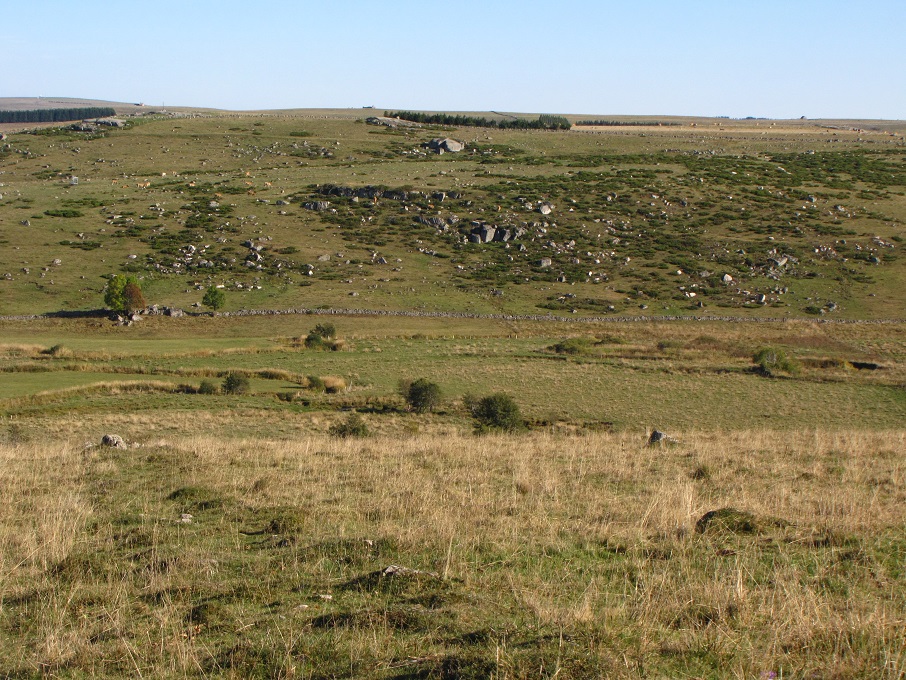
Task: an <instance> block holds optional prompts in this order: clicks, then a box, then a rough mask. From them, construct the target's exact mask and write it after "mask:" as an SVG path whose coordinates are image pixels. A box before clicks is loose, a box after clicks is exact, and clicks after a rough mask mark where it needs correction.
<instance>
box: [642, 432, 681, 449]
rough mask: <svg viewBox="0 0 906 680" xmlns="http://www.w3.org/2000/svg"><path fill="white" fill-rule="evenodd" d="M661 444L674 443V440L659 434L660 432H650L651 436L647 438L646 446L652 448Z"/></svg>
mask: <svg viewBox="0 0 906 680" xmlns="http://www.w3.org/2000/svg"><path fill="white" fill-rule="evenodd" d="M661 443H665V444H672V443H676V439H674V438H673V437H671V436H670V435H668V434H667V433H666V432H661V431H660V430H652V432H651V436H650V437H648V446H654V445H655V444H661Z"/></svg>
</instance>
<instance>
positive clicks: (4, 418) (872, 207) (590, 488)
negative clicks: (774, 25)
mask: <svg viewBox="0 0 906 680" xmlns="http://www.w3.org/2000/svg"><path fill="white" fill-rule="evenodd" d="M2 108H3V106H2V103H0V109H2ZM136 108H137V109H138V108H139V107H136ZM117 110H118V112H119V111H120V109H119V108H118V109H117ZM128 112H129V111H128V108H126V109H124V110H123V112H122V113H121V114H120V115H123V116H125V115H127V114H128ZM140 112H141V113H143V114H148V115H141V116H136V117H129V118H127V120H128V121H129V123H128V125H127V127H125V128H122V129H120V128H115V129H114V128H111V129H106V128H98V129H96V130H93V131H89V132H77V131H74V130H69V129H61V128H53V127H49V128H43V129H40V130H31V131H22V130H16V131H10V132H9V135H8V137H7V139H5V140H3V141H2V142H0V488H2V489H3V493H2V494H0V676H2V677H6V676H9V677H37V676H47V675H52V676H54V677H111V678H113V677H123V676H141V677H174V678H175V677H237V678H238V677H262V678H264V677H267V678H274V677H280V678H310V679H319V680H320V679H325V680H326V679H327V678H380V679H386V680H389V679H395V680H416V679H428V678H439V679H440V678H446V679H452V678H490V677H493V678H499V679H503V678H510V679H521V678H538V677H550V678H553V677H556V678H580V679H591V678H599V677H614V678H639V677H696V678H715V679H716V678H726V677H734V678H740V679H741V678H772V677H773V678H780V677H784V678H786V677H791V678H792V677H795V678H817V677H821V678H866V679H867V678H885V679H887V680H894V679H897V680H901V679H902V678H904V677H906V635H904V630H906V571H904V565H906V534H904V526H906V510H904V508H906V494H904V491H903V489H904V488H906V484H904V476H903V471H904V469H906V430H904V427H903V423H904V422H906V323H904V321H906V320H904V318H903V317H904V315H903V310H904V307H906V305H904V296H903V292H902V291H903V290H904V284H906V260H903V259H902V258H901V257H900V253H901V248H902V246H903V237H904V229H903V226H902V225H903V221H904V219H906V196H904V191H906V166H904V163H903V161H904V155H906V142H904V132H906V125H904V124H902V123H897V122H884V121H806V120H801V121H765V120H745V121H740V120H725V119H684V118H669V117H664V118H649V119H640V118H627V117H614V119H610V118H608V119H601V118H600V117H598V116H571V117H570V118H571V120H572V121H573V122H574V123H576V122H579V121H589V120H597V121H598V122H599V123H606V124H599V125H590V126H589V125H583V126H574V127H573V129H572V130H570V131H558V132H542V131H510V130H498V129H493V130H492V129H489V128H440V127H431V126H426V127H421V128H412V129H400V130H394V129H389V128H386V127H378V126H374V125H370V124H366V123H365V122H364V118H365V117H366V116H368V115H372V114H375V113H377V114H380V113H382V112H375V111H348V110H347V111H342V110H337V111H304V110H300V111H287V112H249V113H224V112H216V111H201V110H198V111H191V110H179V111H171V112H167V113H164V112H157V113H152V112H149V111H147V110H144V109H141V110H140ZM476 115H485V114H480V113H479V114H476ZM488 115H490V114H488ZM494 115H496V116H498V117H500V118H505V117H506V116H507V115H509V114H494ZM615 122H617V123H623V124H619V125H615V124H612V123H615ZM639 123H645V125H639ZM436 137H451V138H454V139H457V140H460V141H462V142H465V143H466V148H465V150H464V151H462V152H459V153H444V154H442V155H439V154H436V153H433V152H431V151H429V150H428V149H427V148H426V147H425V146H424V145H425V144H426V143H427V142H428V141H429V140H431V139H432V138H436ZM76 178H77V179H76ZM369 187H370V188H369ZM492 233H493V234H495V235H497V238H498V239H499V238H500V236H501V235H503V234H505V235H506V238H505V239H503V240H496V241H495V240H493V237H491V240H490V241H489V242H476V241H483V240H485V239H486V238H487V237H488V235H489V234H492ZM112 274H127V275H130V276H135V277H136V278H137V280H138V281H139V283H140V285H141V288H142V290H143V292H144V295H145V297H146V298H147V301H148V303H149V304H150V305H155V306H156V309H155V310H154V311H155V312H157V313H149V314H143V315H140V318H136V319H135V320H130V319H126V318H121V319H116V318H115V317H112V316H111V315H110V313H109V312H107V311H104V310H103V305H104V303H103V297H104V295H103V290H104V286H105V284H106V281H107V277H109V276H110V275H112ZM210 286H221V288H220V290H222V291H223V292H224V294H225V306H224V308H223V309H222V310H219V311H218V312H217V313H211V312H209V311H208V310H205V309H204V307H202V305H201V300H202V296H203V295H204V292H205V290H206V289H208V288H209V287H210ZM277 311H279V312H280V313H276V312H277ZM250 312H251V313H250ZM330 326H332V327H333V328H332V329H330V328H327V327H330ZM315 331H318V332H320V333H322V334H324V335H325V337H324V338H322V339H317V338H313V337H312V336H311V334H312V333H313V332H315ZM228 378H229V380H228ZM419 378H424V379H426V380H427V381H429V382H431V383H434V384H436V385H437V387H438V389H439V391H440V398H439V402H438V403H437V404H436V405H435V408H433V409H428V410H426V411H424V412H417V411H416V410H412V409H410V408H409V406H408V405H407V403H406V401H405V400H404V398H403V397H402V396H401V393H400V392H401V383H402V384H406V383H408V382H409V381H414V380H417V379H419ZM230 386H233V387H235V391H234V392H231V391H230V390H229V389H227V388H228V387H230ZM495 393H505V394H507V395H509V396H511V397H512V398H513V400H514V401H515V404H516V405H517V406H518V408H519V411H520V416H519V420H520V421H521V422H522V424H523V425H524V428H522V429H519V430H518V431H515V432H509V433H505V432H491V433H485V434H481V435H478V434H476V427H475V426H476V417H475V416H476V413H479V411H478V410H476V408H475V404H476V400H477V399H479V398H481V397H485V396H488V395H492V394H495ZM363 429H364V430H366V431H367V432H364V431H363ZM654 429H658V430H661V431H662V432H665V433H666V434H667V435H668V438H667V439H666V440H665V441H664V442H662V443H659V444H656V445H648V439H649V436H650V435H651V433H652V431H653V430H654ZM108 433H109V434H116V435H118V436H119V437H121V438H122V440H123V441H124V443H125V446H123V447H108V446H102V445H100V444H99V442H100V441H101V438H102V436H103V435H105V434H108ZM347 434H358V435H364V436H343V435H347Z"/></svg>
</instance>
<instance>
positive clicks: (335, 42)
mask: <svg viewBox="0 0 906 680" xmlns="http://www.w3.org/2000/svg"><path fill="white" fill-rule="evenodd" d="M0 96H67V97H86V98H96V99H107V100H114V101H129V102H133V101H134V102H139V101H141V102H145V103H147V104H152V105H160V104H167V105H171V106H175V105H186V106H211V107H216V108H225V109H263V108H309V107H319V108H320V107H360V106H364V105H374V106H375V107H377V108H379V109H384V108H392V109H422V110H447V111H454V110H458V111H470V110H483V111H486V110H498V111H524V112H548V113H584V114H601V115H606V114H611V115H616V114H652V115H657V114H661V115H671V114H675V115H728V116H733V117H743V116H765V117H770V118H798V117H799V116H803V115H804V116H808V117H809V118H834V117H840V118H896V119H906V0H864V1H863V2H861V3H855V2H851V1H845V2H844V1H842V0H829V1H825V2H818V1H815V0H786V1H780V0H761V1H758V2H756V1H749V0H720V1H718V0H699V1H696V0H686V1H685V2H680V1H676V0H639V1H634V0H620V1H618V2H612V1H611V0H600V1H598V2H593V1H590V0H573V1H572V2H557V1H555V0H554V1H552V0H547V1H544V2H541V1H536V0H521V1H516V0H484V1H478V0H459V2H434V1H433V0H383V1H381V2H366V1H364V0H335V1H334V2H329V1H327V0H323V1H322V2H310V1H309V0H299V1H296V2H291V1H289V0H256V1H255V2H251V1H250V2H238V1H236V0H221V1H219V2H217V1H214V0H153V2H136V1H135V0H120V1H118V2H109V1H106V2H105V1H103V0H99V1H96V2H77V1H73V0H69V1H66V2H63V1H60V0H32V1H31V2H25V1H22V0H4V2H2V3H0Z"/></svg>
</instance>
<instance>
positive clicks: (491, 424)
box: [463, 392, 525, 434]
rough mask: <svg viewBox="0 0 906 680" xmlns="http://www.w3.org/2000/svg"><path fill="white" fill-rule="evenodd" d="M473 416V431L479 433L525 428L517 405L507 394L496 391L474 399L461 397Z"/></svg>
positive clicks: (515, 430) (512, 430)
mask: <svg viewBox="0 0 906 680" xmlns="http://www.w3.org/2000/svg"><path fill="white" fill-rule="evenodd" d="M463 401H464V402H465V403H466V407H467V408H468V409H469V410H470V411H471V413H472V417H473V418H475V431H476V432H478V433H479V434H481V433H485V432H492V431H500V432H517V431H519V430H523V429H525V421H524V420H523V419H522V414H521V413H520V412H519V405H518V404H517V403H516V401H515V400H514V399H513V398H512V397H511V396H510V395H508V394H504V393H502V392H498V393H497V394H492V395H489V396H487V397H482V398H481V399H478V400H475V399H474V398H471V397H466V398H464V399H463Z"/></svg>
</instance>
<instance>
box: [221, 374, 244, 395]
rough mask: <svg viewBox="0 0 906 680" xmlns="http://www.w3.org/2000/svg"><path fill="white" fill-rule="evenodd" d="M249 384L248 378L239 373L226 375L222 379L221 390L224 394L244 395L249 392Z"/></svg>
mask: <svg viewBox="0 0 906 680" xmlns="http://www.w3.org/2000/svg"><path fill="white" fill-rule="evenodd" d="M249 387H250V383H249V379H248V376H245V375H242V374H241V373H228V374H227V376H226V378H224V379H223V385H222V386H221V389H222V390H223V393H224V394H246V393H247V392H248V391H249Z"/></svg>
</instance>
